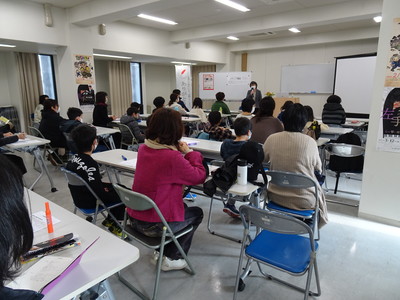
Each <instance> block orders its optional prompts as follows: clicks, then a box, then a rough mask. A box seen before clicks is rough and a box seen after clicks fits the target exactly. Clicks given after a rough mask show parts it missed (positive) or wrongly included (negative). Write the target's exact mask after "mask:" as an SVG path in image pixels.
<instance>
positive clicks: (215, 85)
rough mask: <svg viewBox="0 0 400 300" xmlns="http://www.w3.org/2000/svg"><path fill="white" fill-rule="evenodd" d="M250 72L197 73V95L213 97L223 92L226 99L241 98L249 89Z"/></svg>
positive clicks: (203, 97)
mask: <svg viewBox="0 0 400 300" xmlns="http://www.w3.org/2000/svg"><path fill="white" fill-rule="evenodd" d="M250 82H251V72H207V73H199V97H200V98H202V99H215V94H216V93H218V92H223V93H224V94H225V99H226V100H243V99H244V98H246V95H247V91H248V90H249V89H250Z"/></svg>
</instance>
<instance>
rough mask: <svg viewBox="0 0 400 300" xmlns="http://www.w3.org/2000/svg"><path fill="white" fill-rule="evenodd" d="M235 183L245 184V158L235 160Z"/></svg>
mask: <svg viewBox="0 0 400 300" xmlns="http://www.w3.org/2000/svg"><path fill="white" fill-rule="evenodd" d="M237 183H238V184H240V185H246V184H247V160H244V159H238V160H237Z"/></svg>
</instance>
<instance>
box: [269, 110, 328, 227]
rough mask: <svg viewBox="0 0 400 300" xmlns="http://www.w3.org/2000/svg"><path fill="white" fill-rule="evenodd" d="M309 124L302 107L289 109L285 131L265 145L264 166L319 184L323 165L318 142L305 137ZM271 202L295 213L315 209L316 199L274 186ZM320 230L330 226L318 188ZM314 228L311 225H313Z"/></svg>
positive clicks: (272, 186) (284, 117)
mask: <svg viewBox="0 0 400 300" xmlns="http://www.w3.org/2000/svg"><path fill="white" fill-rule="evenodd" d="M306 123H307V111H306V109H305V108H304V106H303V105H301V104H300V103H295V104H293V105H292V106H290V107H289V108H287V109H286V111H285V113H284V115H283V124H284V126H285V131H283V132H278V133H274V134H271V135H270V136H269V138H268V139H267V140H266V141H265V143H264V146H263V148H264V162H266V163H268V162H269V163H270V170H277V171H283V172H292V173H299V174H303V175H306V176H308V177H310V178H312V179H314V180H315V182H318V180H317V178H316V175H315V171H318V172H321V170H322V163H321V159H320V156H319V152H318V146H317V142H316V141H315V140H314V139H313V138H312V137H310V136H308V135H305V134H303V128H304V125H305V124H306ZM268 191H269V193H270V200H271V201H273V202H275V203H276V204H278V205H281V206H283V207H287V208H290V209H295V210H310V209H313V208H315V198H314V194H313V192H312V190H311V189H306V190H304V191H302V192H301V193H299V191H298V190H296V189H287V188H282V187H278V186H274V185H270V187H269V188H268ZM318 196H319V199H318V201H319V210H320V211H319V224H318V226H319V227H322V226H323V225H324V224H326V223H327V222H328V215H327V206H326V202H325V195H324V192H323V190H322V188H321V186H320V185H318ZM310 225H311V224H310Z"/></svg>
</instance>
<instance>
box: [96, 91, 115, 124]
mask: <svg viewBox="0 0 400 300" xmlns="http://www.w3.org/2000/svg"><path fill="white" fill-rule="evenodd" d="M108 101H109V98H108V94H107V93H106V92H97V93H96V103H95V105H94V109H93V125H94V126H100V127H109V126H108V123H110V122H112V121H114V120H115V119H116V118H117V117H116V116H114V115H112V116H108V111H107V106H108V104H107V103H108Z"/></svg>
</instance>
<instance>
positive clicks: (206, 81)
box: [203, 74, 214, 91]
mask: <svg viewBox="0 0 400 300" xmlns="http://www.w3.org/2000/svg"><path fill="white" fill-rule="evenodd" d="M203 90H208V91H213V90H214V74H203Z"/></svg>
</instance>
